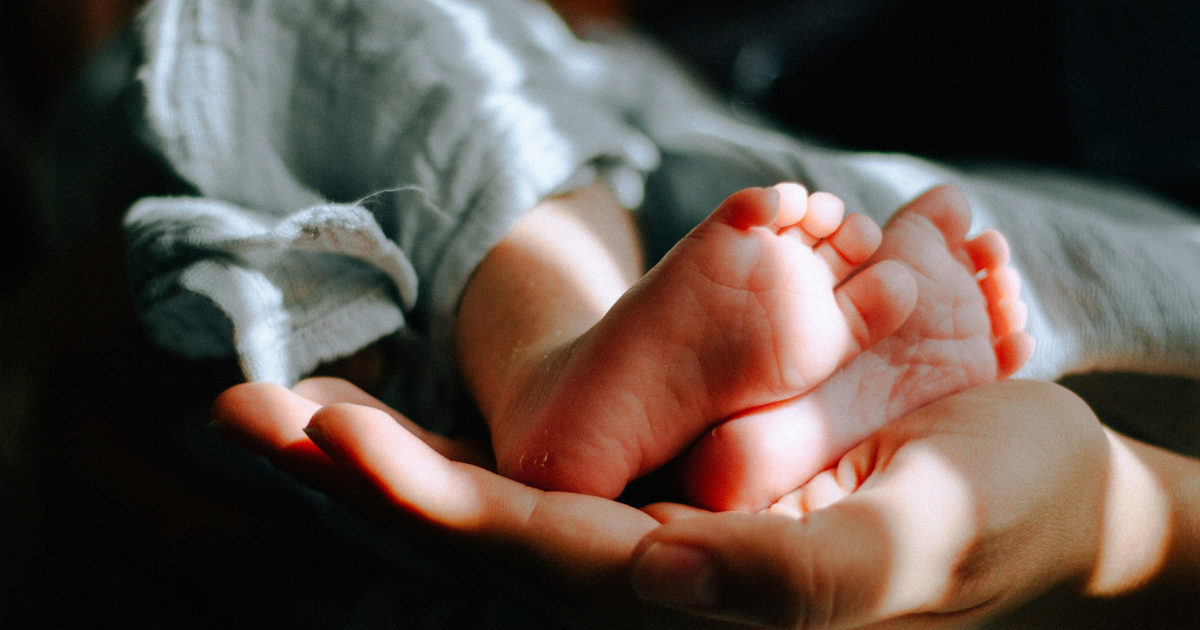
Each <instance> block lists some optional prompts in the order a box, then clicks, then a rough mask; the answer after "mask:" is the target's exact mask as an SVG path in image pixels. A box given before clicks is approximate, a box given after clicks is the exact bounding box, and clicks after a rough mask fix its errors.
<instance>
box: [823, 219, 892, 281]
mask: <svg viewBox="0 0 1200 630" xmlns="http://www.w3.org/2000/svg"><path fill="white" fill-rule="evenodd" d="M882 239H883V233H882V232H880V230H879V225H878V224H876V223H875V222H874V221H872V220H871V219H870V217H868V216H866V215H865V214H859V213H855V214H852V215H850V216H848V217H846V220H845V221H843V222H842V224H841V226H839V227H838V229H837V231H836V232H834V233H833V234H831V235H829V236H828V237H827V238H825V240H823V241H821V242H820V243H818V244H817V247H816V252H817V254H819V255H820V256H821V258H822V259H824V260H825V264H826V265H828V266H829V269H830V270H831V271H832V272H833V276H834V278H835V279H836V280H837V281H838V282H841V281H842V280H844V279H845V278H846V276H848V275H849V274H850V272H851V271H854V269H856V268H857V267H858V266H859V265H861V264H863V263H864V262H866V260H867V259H868V258H870V257H871V255H872V254H874V253H875V250H876V249H878V248H879V243H880V241H881V240H882Z"/></svg>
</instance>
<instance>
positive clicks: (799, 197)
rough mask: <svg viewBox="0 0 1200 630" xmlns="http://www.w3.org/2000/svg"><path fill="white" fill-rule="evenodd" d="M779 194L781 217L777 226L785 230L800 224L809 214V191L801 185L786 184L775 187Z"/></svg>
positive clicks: (777, 218)
mask: <svg viewBox="0 0 1200 630" xmlns="http://www.w3.org/2000/svg"><path fill="white" fill-rule="evenodd" d="M773 188H774V189H775V192H777V193H778V194H779V216H777V217H776V218H775V226H776V227H777V228H778V229H779V230H784V229H786V228H788V227H790V226H793V225H796V224H798V223H800V222H801V221H802V220H803V219H804V216H805V215H806V214H807V213H808V189H807V188H805V187H804V186H801V185H800V184H796V183H793V182H784V183H782V184H776V185H775V186H773Z"/></svg>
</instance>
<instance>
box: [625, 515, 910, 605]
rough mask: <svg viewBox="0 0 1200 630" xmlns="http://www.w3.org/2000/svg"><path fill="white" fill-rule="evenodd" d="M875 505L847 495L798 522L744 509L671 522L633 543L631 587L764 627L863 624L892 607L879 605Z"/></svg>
mask: <svg viewBox="0 0 1200 630" xmlns="http://www.w3.org/2000/svg"><path fill="white" fill-rule="evenodd" d="M875 508H876V506H873V505H872V504H871V503H870V502H867V501H855V500H854V499H853V498H851V499H848V500H845V501H842V502H840V503H838V504H836V505H834V506H832V507H829V508H826V509H824V510H820V511H817V512H813V513H810V514H809V515H808V516H806V517H805V518H804V519H801V520H796V519H793V518H789V517H786V516H779V515H773V514H766V513H763V514H748V513H743V512H724V513H719V514H705V515H703V516H693V517H688V518H682V519H678V520H674V521H671V522H669V523H666V524H664V525H662V526H660V527H659V528H657V529H655V530H654V531H652V532H650V533H649V534H647V535H646V537H645V538H644V539H643V540H642V541H641V542H640V543H639V546H638V549H637V550H636V552H635V554H634V563H633V572H632V581H633V588H634V590H635V591H636V592H637V593H638V595H639V596H641V597H642V598H643V599H645V600H647V601H650V602H654V603H657V604H661V605H664V606H668V607H671V608H678V609H683V610H687V611H689V612H692V613H694V614H697V615H700V616H704V617H710V618H715V619H723V620H728V621H737V622H741V623H749V624H753V625H757V626H764V627H769V628H841V627H857V626H860V625H863V624H866V623H870V622H872V621H876V620H878V619H879V618H880V617H881V615H887V614H888V613H889V612H896V610H895V607H894V604H896V603H897V602H890V604H891V605H889V602H888V601H887V600H888V599H889V598H890V594H889V586H890V584H889V582H890V581H891V580H890V577H889V576H890V575H891V573H892V572H891V571H890V570H889V565H890V564H891V562H892V556H893V549H891V546H892V542H891V537H890V536H888V532H887V527H886V525H885V519H884V518H883V514H881V513H880V512H879V511H878V510H877V509H875ZM892 594H894V593H892ZM889 609H890V610H889Z"/></svg>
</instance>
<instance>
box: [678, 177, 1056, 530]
mask: <svg viewBox="0 0 1200 630" xmlns="http://www.w3.org/2000/svg"><path fill="white" fill-rule="evenodd" d="M969 225H970V209H969V206H968V205H967V202H966V200H965V198H963V197H962V195H961V193H958V191H956V190H954V189H952V188H948V187H943V188H937V189H934V190H932V191H930V192H928V193H926V194H925V195H922V196H921V197H920V198H918V199H917V200H915V201H914V202H913V203H911V204H909V205H908V206H906V207H905V208H904V209H901V210H900V211H899V212H897V214H896V216H895V217H893V219H892V221H890V222H889V223H888V225H887V227H885V228H884V242H883V244H882V245H881V246H880V249H879V251H878V252H877V253H876V255H875V258H873V259H872V260H871V261H868V263H866V264H868V265H869V264H871V263H872V262H875V261H877V260H879V259H884V260H887V259H891V260H899V261H903V262H904V263H905V264H907V265H909V266H910V267H911V268H912V269H913V272H914V274H913V275H914V276H915V277H916V278H917V279H918V283H919V285H920V292H921V295H920V298H919V300H920V301H919V304H918V306H917V309H916V310H915V311H914V316H913V317H912V318H911V319H910V320H909V321H908V322H906V323H905V324H904V326H902V327H901V328H900V329H899V330H897V331H896V333H895V334H894V335H892V336H890V337H888V339H886V340H884V341H883V342H881V343H880V344H879V345H878V346H876V347H872V348H871V349H869V350H867V351H866V352H864V353H863V354H862V355H860V356H859V357H855V358H854V359H852V360H851V361H850V362H849V363H848V364H847V365H846V366H844V367H843V368H842V369H841V370H839V371H838V372H837V373H836V374H834V375H833V376H832V377H831V378H830V379H829V380H828V381H827V382H825V383H822V384H821V385H820V386H819V387H817V388H816V389H815V390H814V391H812V392H810V393H808V394H806V395H803V396H799V397H797V398H796V399H794V400H792V401H789V402H788V403H785V404H783V405H776V406H774V407H772V408H769V409H766V410H762V411H760V412H755V413H750V414H744V415H742V416H740V417H735V418H734V419H733V420H731V421H729V422H726V423H724V424H721V425H719V426H717V427H716V428H714V429H713V430H712V431H711V432H709V433H708V434H706V435H705V436H704V437H703V438H702V439H701V440H699V441H698V442H697V444H696V445H695V446H694V447H693V449H692V451H691V452H690V453H689V454H688V455H687V457H686V458H685V459H684V463H683V465H682V475H683V481H684V485H685V486H686V489H687V491H688V493H689V497H690V499H691V500H692V501H693V502H695V503H696V504H698V505H701V506H703V507H707V508H710V509H741V510H756V509H760V508H763V507H766V505H769V504H770V503H771V502H772V501H774V500H775V499H778V498H779V497H780V496H782V495H783V494H786V493H787V492H791V491H792V490H794V489H795V488H797V487H799V486H800V485H801V484H802V483H803V482H804V481H806V480H807V479H808V478H810V477H811V476H812V475H814V474H816V473H817V472H819V471H820V470H822V469H823V468H824V467H826V466H827V465H828V464H830V463H832V462H833V461H835V460H836V458H837V457H839V456H840V455H841V454H842V453H844V452H845V451H847V450H849V449H850V448H852V447H853V446H854V445H855V444H857V443H858V442H860V441H861V440H862V439H865V438H866V437H867V436H868V435H870V433H873V432H874V431H875V430H877V429H878V428H879V427H881V426H883V424H885V423H886V422H889V421H891V420H894V419H896V418H898V417H900V416H902V415H904V414H905V413H907V412H909V411H911V410H913V409H915V408H917V407H920V406H923V405H924V404H927V403H928V402H932V401H933V400H935V399H937V398H940V397H942V396H945V395H949V394H951V393H954V392H956V391H959V390H961V389H964V388H966V387H970V386H973V385H977V384H982V383H985V382H989V381H992V380H996V379H998V378H1007V377H1008V376H1010V375H1011V374H1013V373H1014V372H1015V371H1016V370H1017V369H1019V368H1020V367H1021V365H1023V364H1024V362H1025V361H1026V360H1028V358H1029V357H1030V355H1031V354H1032V352H1033V340H1032V338H1030V337H1029V335H1028V334H1026V333H1025V332H1024V331H1023V329H1024V326H1025V317H1026V309H1025V304H1024V303H1023V302H1022V301H1021V299H1020V295H1019V291H1020V282H1019V277H1018V276H1017V273H1016V271H1015V270H1014V269H1013V268H1012V267H1011V266H1009V265H1008V262H1009V251H1008V245H1007V242H1006V241H1005V240H1004V238H1003V237H1002V236H1001V235H1000V234H999V233H996V232H984V233H983V234H980V235H979V236H976V237H974V238H972V239H969V240H968V239H967V238H966V232H967V229H968V227H969ZM905 239H907V242H906V241H905ZM918 244H923V245H922V247H921V248H915V247H913V246H914V245H918ZM931 253H932V254H934V255H930V254H931ZM947 272H949V273H951V274H952V275H951V276H950V277H944V276H945V275H946V274H947ZM979 276H982V278H981V279H980V278H979ZM956 291H957V292H961V293H963V295H965V296H966V300H965V304H966V306H964V307H960V308H965V309H967V310H966V311H963V312H962V313H960V312H959V311H947V309H946V306H945V305H944V304H941V303H939V299H941V300H947V301H949V302H954V301H957V297H956V296H955V295H954V293H955V292H956ZM939 292H941V293H945V295H941V294H939ZM947 292H948V293H947ZM939 296H940V297H939ZM964 313H965V315H969V316H968V317H966V319H965V320H964V321H963V322H960V321H957V320H962V319H963V318H964ZM944 316H948V317H952V318H953V320H954V323H955V324H956V327H957V324H960V323H962V324H964V325H966V326H967V328H968V329H969V330H968V334H967V335H966V336H965V337H964V338H963V340H959V339H958V338H957V337H951V338H949V340H947V339H938V338H937V337H936V335H938V334H941V332H940V331H939V329H938V328H937V325H938V324H939V323H940V321H939V318H942V317H944ZM931 336H932V337H934V338H932V339H931ZM939 344H940V345H939ZM939 348H940V354H939ZM921 354H924V355H925V357H926V359H930V358H931V357H930V356H929V355H931V354H932V355H933V356H932V358H933V359H937V360H944V361H949V362H952V361H955V360H961V361H962V362H963V363H964V365H962V366H960V367H961V368H962V370H961V376H960V377H956V378H955V379H954V380H946V381H939V380H938V378H939V375H938V373H937V372H936V371H934V370H930V369H929V365H917V364H914V365H913V367H912V368H910V367H909V364H908V363H906V361H908V360H910V359H911V358H912V357H917V356H919V355H921ZM906 357H907V358H906ZM951 367H953V366H951ZM947 373H948V372H947ZM881 374H882V376H880V375H881Z"/></svg>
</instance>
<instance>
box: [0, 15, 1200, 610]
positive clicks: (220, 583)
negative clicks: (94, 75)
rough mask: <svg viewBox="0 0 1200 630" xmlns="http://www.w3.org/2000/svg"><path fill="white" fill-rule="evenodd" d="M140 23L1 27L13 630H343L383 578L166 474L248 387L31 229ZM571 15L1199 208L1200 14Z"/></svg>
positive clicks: (284, 525)
mask: <svg viewBox="0 0 1200 630" xmlns="http://www.w3.org/2000/svg"><path fill="white" fill-rule="evenodd" d="M140 4H141V3H140V2H139V1H138V0H91V1H87V0H59V1H56V2H49V1H45V0H5V2H3V3H2V4H0V191H2V193H0V221H2V223H0V541H4V542H3V543H0V624H2V625H4V626H7V627H35V628H38V627H46V628H56V627H79V626H82V627H102V628H106V627H118V628H180V627H184V628H190V627H196V628H207V627H221V628H229V627H247V628H269V627H337V626H338V625H340V624H341V623H342V622H343V621H344V619H345V616H346V615H347V614H348V611H349V610H350V608H351V607H352V605H353V603H354V602H355V601H356V598H358V597H361V595H362V593H363V591H364V589H365V588H366V587H367V585H369V584H370V582H371V580H372V579H373V577H374V576H375V575H377V574H378V571H379V570H380V566H379V564H378V563H377V562H376V561H375V560H374V559H372V558H371V557H369V556H366V555H364V554H362V553H361V552H359V551H357V550H354V549H351V548H348V547H346V546H345V545H343V544H341V543H339V542H337V541H336V540H331V539H329V537H328V535H327V534H325V533H324V530H322V529H321V528H320V527H319V526H317V525H316V524H315V523H312V522H311V520H310V519H308V518H307V517H306V516H305V515H304V514H303V513H302V512H299V511H297V510H296V509H295V508H294V507H292V506H288V505H282V504H281V505H274V504H264V503H262V502H260V501H255V500H252V499H250V498H247V497H246V496H244V495H242V494H239V493H238V492H236V491H234V490H231V489H229V488H226V487H223V486H221V485H220V484H216V483H213V482H212V481H211V480H207V479H203V478H199V477H197V476H195V475H194V474H192V473H189V472H188V471H187V470H186V469H185V468H184V467H183V466H181V465H179V464H178V462H174V461H171V460H170V459H169V458H166V457H164V456H163V455H162V449H161V448H160V444H159V443H158V441H159V440H161V439H162V438H161V436H160V435H159V434H158V432H157V431H158V425H157V424H156V422H155V419H156V417H161V414H167V413H172V411H173V410H178V409H180V408H185V407H191V408H201V409H202V408H204V406H205V405H206V404H207V401H209V400H211V399H212V397H213V396H215V394H216V393H217V392H219V391H220V390H221V389H222V388H223V387H225V386H227V385H229V384H232V383H233V382H235V381H236V380H237V371H236V368H235V366H232V365H231V364H217V363H213V364H188V363H185V362H183V361H180V360H178V359H175V358H172V357H169V356H166V355H164V354H163V353H161V352H159V351H157V350H156V349H154V348H153V346H152V345H151V344H150V343H149V342H148V341H147V340H146V339H145V336H144V335H143V334H142V332H141V329H140V327H139V326H138V324H137V323H136V321H135V318H134V317H133V313H132V306H131V305H130V304H129V299H128V296H127V293H126V289H125V286H126V283H125V278H124V266H123V259H122V256H123V244H122V242H121V236H120V232H119V229H118V226H117V224H116V221H115V219H114V220H112V221H109V222H107V223H104V224H102V225H100V226H98V228H97V229H96V230H95V233H94V234H92V235H91V237H90V238H88V239H85V240H84V241H82V242H78V243H73V244H72V245H71V246H70V248H69V249H66V250H64V249H62V248H58V249H56V248H54V247H52V246H51V245H50V243H52V242H53V241H54V239H53V238H52V237H53V234H48V233H47V230H46V228H44V227H42V226H44V225H45V223H44V222H43V221H41V220H39V219H38V217H39V216H43V214H44V213H39V212H38V210H39V209H40V208H43V207H44V204H45V203H46V201H45V200H46V199H48V198H50V197H51V196H52V195H51V193H52V192H53V191H52V187H53V186H54V185H57V184H56V182H57V181H59V180H57V179H56V178H55V177H54V176H53V175H54V174H53V173H52V172H49V170H48V169H49V168H50V167H49V164H52V163H56V162H61V161H62V160H63V159H99V158H98V157H96V156H94V155H92V154H91V153H89V152H88V147H79V150H78V153H77V154H75V155H68V156H64V155H55V154H54V153H53V152H54V151H61V149H54V148H52V147H56V146H61V145H59V144H53V143H52V142H51V141H50V136H51V134H50V131H51V129H52V128H58V129H62V128H70V127H71V126H72V124H75V123H78V122H80V121H73V120H70V116H71V115H70V113H69V112H66V111H64V110H63V109H61V108H62V103H63V102H64V100H63V99H64V95H66V94H67V93H68V91H69V89H70V87H71V85H72V83H73V81H74V80H75V79H76V77H77V76H79V74H80V72H81V69H82V68H83V67H84V64H86V63H87V62H88V61H89V60H90V59H92V58H93V57H94V55H95V54H96V53H97V52H98V51H100V50H101V49H102V48H103V47H104V45H105V43H106V42H107V41H109V39H110V38H111V37H112V36H113V34H114V33H116V32H117V31H118V30H119V29H121V28H122V27H124V26H125V25H126V24H128V22H129V20H130V19H131V16H132V15H133V14H134V12H135V11H136V8H137V6H138V5H140ZM557 5H559V8H560V11H561V12H562V13H564V15H566V16H568V17H569V18H570V19H571V20H572V21H573V22H574V23H576V24H579V25H582V24H583V23H585V22H586V21H587V20H588V19H590V18H592V17H595V16H600V17H603V18H607V19H619V20H626V21H631V22H634V23H636V24H638V25H640V26H641V27H642V28H645V29H646V30H648V31H650V32H652V33H654V34H656V35H657V36H659V37H660V38H662V39H663V40H664V41H666V42H667V43H668V44H669V45H670V46H671V47H673V48H674V49H675V50H676V51H677V53H678V54H679V55H680V56H681V57H682V58H683V59H685V61H686V62H687V63H688V64H690V65H691V66H692V67H693V68H695V69H696V70H697V72H698V73H699V74H701V75H702V76H703V77H704V78H705V80H706V81H708V82H709V83H710V84H711V85H712V86H713V87H714V88H716V89H718V90H721V91H723V92H724V93H725V94H726V95H727V96H728V97H729V99H730V101H731V103H732V104H733V105H734V107H735V108H736V110H737V111H739V112H743V113H745V114H746V115H748V116H765V117H766V118H767V119H768V120H770V121H771V122H772V123H773V124H776V125H778V126H780V127H782V128H785V129H788V130H791V131H794V132H796V133H801V134H805V135H807V136H811V137H815V138H818V139H821V140H824V141H826V142H829V143H831V144H835V145H839V146H843V147H846V148H852V149H862V150H887V151H906V152H912V153H917V154H920V155H925V156H929V157H934V158H938V159H943V160H948V161H952V162H961V163H972V162H989V161H1004V162H1017V163H1022V164H1028V165H1044V166H1049V167H1052V168H1055V169H1062V170H1069V171H1073V172H1076V173H1080V174H1084V175H1088V176H1097V177H1105V178H1109V179H1118V180H1123V181H1125V182H1128V183H1131V184H1134V185H1138V186H1143V187H1146V188H1149V189H1151V190H1155V191H1157V192H1159V193H1161V194H1164V195H1167V196H1170V197H1173V198H1175V199H1177V200H1181V201H1183V202H1185V203H1188V204H1191V205H1193V206H1197V205H1200V116H1197V115H1196V114H1197V113H1198V112H1200V37H1197V36H1196V34H1195V33H1196V32H1197V31H1198V30H1200V3H1195V2H1187V1H1167V0H1142V1H1140V2H1136V3H1129V2H1122V1H1118V0H1093V1H1090V2H1085V1H1076V0H1008V1H996V0H978V1H975V2H962V1H961V0H956V1H951V0H796V1H792V2H784V1H781V0H748V1H744V2H738V3H733V2H713V1H710V0H699V1H683V0H643V1H642V2H636V1H634V2H627V1H622V0H560V1H559V2H558V3H557ZM68 144H69V143H68ZM101 157H103V158H104V159H123V157H124V156H121V155H117V156H111V155H109V156H101ZM131 159H132V158H131ZM83 185H88V186H97V187H101V186H104V185H105V184H104V182H92V183H86V182H85V183H84V184H83ZM91 210H94V209H91V208H79V209H78V211H79V213H80V214H81V216H82V215H84V214H86V213H88V212H89V211H91ZM1179 387H1182V388H1183V389H1181V391H1187V392H1194V389H1195V388H1194V387H1190V386H1187V385H1179ZM298 549H303V550H304V551H303V553H299V552H297V550H298ZM245 592H250V593H255V594H256V599H255V600H254V601H238V600H237V597H236V596H234V595H232V594H233V593H245ZM317 593H320V595H319V596H317V595H316V594H317ZM14 622H16V623H14Z"/></svg>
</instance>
